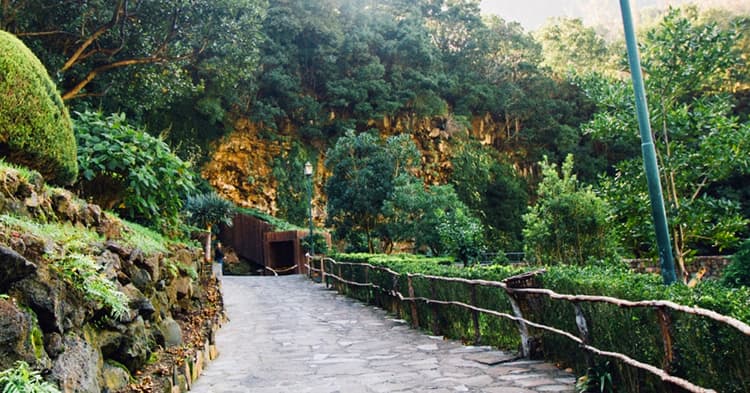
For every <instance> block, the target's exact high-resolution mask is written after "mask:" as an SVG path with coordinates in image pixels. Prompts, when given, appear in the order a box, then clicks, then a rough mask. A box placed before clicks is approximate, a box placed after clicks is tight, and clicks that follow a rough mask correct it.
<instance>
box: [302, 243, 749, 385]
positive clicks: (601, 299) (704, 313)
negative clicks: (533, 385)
mask: <svg viewBox="0 0 750 393" xmlns="http://www.w3.org/2000/svg"><path fill="white" fill-rule="evenodd" d="M319 262H320V266H321V268H320V269H318V268H313V267H312V266H310V265H306V266H307V267H308V269H310V270H312V271H317V272H320V273H321V278H322V280H323V281H325V279H326V277H330V278H332V279H335V280H336V281H338V282H341V283H344V284H347V285H353V286H358V287H369V288H374V289H377V290H380V291H382V292H386V293H388V294H390V295H391V296H394V297H397V298H398V299H399V300H400V301H402V302H415V301H421V302H424V303H427V304H441V305H454V306H459V307H463V308H466V309H469V310H472V311H475V312H479V313H484V314H489V315H493V316H497V317H501V318H505V319H510V320H512V321H515V322H518V323H519V324H526V325H528V326H531V327H534V328H537V329H541V330H545V331H548V332H551V333H555V334H558V335H562V336H564V337H566V338H568V339H570V340H572V341H574V342H576V343H577V344H578V345H579V346H580V347H581V348H582V349H584V350H587V351H589V352H591V353H594V354H596V355H599V356H604V357H610V358H615V359H618V360H620V361H622V362H623V363H625V364H628V365H630V366H633V367H636V368H639V369H642V370H644V371H648V372H650V373H652V374H654V375H655V376H658V377H659V378H661V379H662V380H663V381H665V382H669V383H672V384H674V385H676V386H679V387H681V388H684V389H686V390H688V391H690V392H695V393H708V392H715V390H712V389H707V388H703V387H701V386H698V385H695V384H693V383H691V382H690V381H687V380H685V379H682V378H679V377H675V376H673V375H670V374H668V373H667V372H665V371H664V370H661V369H659V368H658V367H656V366H653V365H651V364H647V363H643V362H640V361H638V360H635V359H633V358H630V357H628V356H627V355H624V354H621V353H618V352H610V351H605V350H601V349H599V348H596V347H594V346H592V345H589V343H588V342H587V340H584V339H582V338H579V337H576V336H575V335H573V334H571V333H569V332H566V331H563V330H560V329H556V328H554V327H551V326H546V325H543V324H539V323H536V322H532V321H529V320H527V319H525V318H523V317H522V316H517V315H510V314H507V313H503V312H499V311H495V310H490V309H485V308H481V307H477V306H475V305H473V304H467V303H464V302H460V301H455V300H437V299H431V298H427V297H422V296H413V294H412V292H413V290H412V289H411V279H412V278H424V279H428V280H435V281H447V282H458V283H463V284H467V285H471V286H486V287H495V288H502V289H504V290H505V291H506V293H508V295H512V294H515V293H519V294H533V295H542V296H547V297H549V298H550V299H555V300H565V301H569V302H571V303H574V304H578V303H581V302H593V303H607V304H612V305H616V306H618V307H628V308H632V307H642V308H655V309H657V310H663V309H665V308H669V309H672V310H676V311H679V312H684V313H688V314H692V315H697V316H701V317H706V318H709V319H712V320H714V321H717V322H720V323H724V324H726V325H728V326H731V327H733V328H735V329H737V330H739V331H740V332H741V333H743V334H745V335H750V326H749V325H747V324H746V323H744V322H742V321H740V320H737V319H735V318H732V317H728V316H725V315H722V314H720V313H717V312H715V311H712V310H708V309H704V308H701V307H697V306H693V307H689V306H684V305H681V304H677V303H674V302H671V301H667V300H644V301H630V300H623V299H618V298H615V297H609V296H593V295H569V294H559V293H557V292H554V291H552V290H549V289H541V288H513V287H510V286H509V285H508V283H507V281H509V280H512V279H519V278H528V277H532V276H534V275H537V274H539V273H543V272H544V270H539V271H535V272H531V273H525V274H522V275H519V276H514V277H509V278H508V279H506V280H504V281H502V282H501V281H489V280H481V279H466V278H460V277H443V276H434V275H429V274H421V273H398V272H395V271H393V270H391V269H389V268H387V267H384V266H377V265H372V264H369V263H357V262H337V261H335V260H333V259H332V258H327V257H326V258H320V259H319ZM326 262H330V263H332V264H334V265H339V266H342V265H344V266H357V267H367V268H369V269H373V270H379V271H383V272H386V273H388V274H391V275H392V276H394V279H397V278H398V277H401V276H406V277H407V278H408V279H409V286H410V288H409V292H410V293H409V294H410V295H411V296H404V295H403V294H402V293H401V292H400V291H398V290H397V289H396V288H395V286H394V288H392V289H386V288H383V287H381V286H380V285H378V284H375V283H373V282H367V283H361V282H357V281H351V280H347V279H345V278H344V277H341V276H340V275H337V274H333V273H331V272H329V271H327V268H325V266H323V264H324V263H326ZM339 274H341V269H340V267H339ZM368 281H369V280H368ZM394 282H395V281H394ZM433 296H434V293H433ZM474 302H475V300H472V303H474ZM412 307H413V306H412ZM584 338H585V337H584Z"/></svg>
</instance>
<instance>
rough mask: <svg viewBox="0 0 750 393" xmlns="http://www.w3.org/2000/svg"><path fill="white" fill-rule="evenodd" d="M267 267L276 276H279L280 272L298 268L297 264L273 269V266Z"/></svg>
mask: <svg viewBox="0 0 750 393" xmlns="http://www.w3.org/2000/svg"><path fill="white" fill-rule="evenodd" d="M305 266H309V265H305ZM265 268H266V270H268V271H270V272H271V273H273V275H274V276H278V275H279V273H286V272H290V271H292V270H295V269H297V265H292V266H289V267H285V268H283V269H273V268H270V267H268V266H265Z"/></svg>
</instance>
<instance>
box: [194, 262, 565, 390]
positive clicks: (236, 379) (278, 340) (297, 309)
mask: <svg viewBox="0 0 750 393" xmlns="http://www.w3.org/2000/svg"><path fill="white" fill-rule="evenodd" d="M223 292H224V303H225V305H226V308H227V313H228V316H229V322H228V323H226V324H225V325H224V326H223V327H222V328H221V329H220V330H219V332H218V333H217V337H216V342H217V346H218V350H219V357H218V358H217V359H216V360H214V361H213V362H211V363H209V364H208V365H207V367H206V369H205V370H204V372H203V375H202V376H201V377H200V378H199V379H198V381H197V382H196V383H195V384H194V385H193V389H192V392H194V393H203V392H253V393H287V392H290V393H336V392H340V393H360V392H361V393H381V392H383V393H386V392H388V393H391V392H393V393H396V392H434V393H448V392H487V393H541V392H547V393H548V392H552V393H568V392H574V388H573V385H574V383H575V380H574V377H573V376H572V375H571V374H569V373H566V372H564V371H562V370H559V369H557V368H556V367H554V366H553V365H551V364H548V363H543V362H538V361H528V360H516V361H513V360H512V358H511V359H509V361H507V362H504V363H500V364H496V365H488V364H492V363H494V362H493V361H492V359H496V360H499V359H501V358H510V356H509V355H508V354H506V353H503V352H500V351H497V350H493V349H492V348H490V347H472V346H464V345H462V344H461V343H459V342H456V341H452V340H444V339H442V337H432V336H428V335H426V334H423V333H422V332H419V331H417V330H414V329H410V328H409V326H407V325H406V323H404V322H403V321H399V320H394V319H392V316H389V315H388V314H387V313H386V312H385V311H383V310H381V309H378V308H375V307H372V306H369V305H365V304H362V303H360V302H357V301H355V300H352V299H349V298H347V297H345V296H342V295H339V294H337V293H336V292H335V291H332V290H327V289H325V287H324V286H323V285H320V284H315V283H313V282H312V281H310V280H308V279H307V278H305V277H302V276H298V275H296V276H282V277H224V278H223Z"/></svg>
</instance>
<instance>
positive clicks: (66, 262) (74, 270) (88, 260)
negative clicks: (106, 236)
mask: <svg viewBox="0 0 750 393" xmlns="http://www.w3.org/2000/svg"><path fill="white" fill-rule="evenodd" d="M53 266H54V267H55V268H56V269H57V270H58V271H59V272H60V273H61V274H62V275H63V277H65V278H66V279H67V280H68V281H70V282H71V284H73V287H74V288H76V289H77V290H78V291H80V292H82V293H83V295H84V297H85V298H86V299H87V300H90V301H93V302H96V303H97V304H99V305H102V306H104V307H106V308H107V309H109V312H110V315H111V316H112V317H113V318H115V319H118V320H119V319H120V318H122V317H123V316H125V315H126V314H127V313H128V310H129V308H128V298H127V296H125V294H124V293H122V292H120V291H118V290H117V287H115V284H114V283H113V282H112V281H110V280H108V279H107V278H106V277H104V275H103V274H102V273H100V272H99V268H98V267H97V266H96V262H95V261H94V259H93V258H92V257H90V256H88V255H82V254H70V255H66V256H64V257H62V258H60V259H58V260H57V261H55V262H54V265H53Z"/></svg>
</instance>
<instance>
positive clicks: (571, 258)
mask: <svg viewBox="0 0 750 393" xmlns="http://www.w3.org/2000/svg"><path fill="white" fill-rule="evenodd" d="M540 166H541V168H542V176H543V178H542V182H541V183H540V184H539V191H538V193H539V199H538V200H537V202H536V204H535V205H534V206H532V207H531V209H530V210H529V212H528V213H526V214H525V215H524V216H523V221H524V223H525V225H526V226H525V228H524V230H523V234H524V238H525V239H524V240H525V242H526V248H525V251H526V259H527V260H529V261H532V262H537V263H544V264H559V263H563V264H577V265H583V264H585V263H586V262H589V258H593V259H596V260H602V259H605V258H609V257H614V256H616V255H617V249H618V247H617V243H616V241H615V239H614V237H613V235H612V231H611V228H610V226H609V222H608V221H609V217H610V208H609V206H608V205H607V203H606V202H605V201H604V200H602V199H601V198H600V197H599V196H597V195H596V194H595V193H594V191H593V190H592V189H591V187H590V186H588V187H586V186H581V185H580V184H579V182H578V179H577V177H576V175H574V174H573V156H572V155H569V156H568V157H567V159H566V160H565V162H564V163H563V165H562V167H561V168H560V173H559V174H558V170H557V165H556V164H550V163H549V162H547V161H546V159H545V161H542V162H541V163H540Z"/></svg>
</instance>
